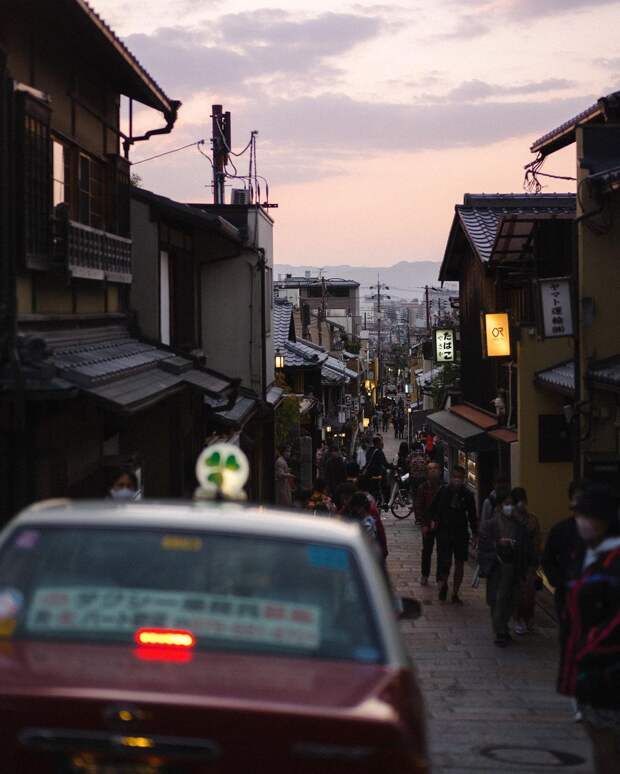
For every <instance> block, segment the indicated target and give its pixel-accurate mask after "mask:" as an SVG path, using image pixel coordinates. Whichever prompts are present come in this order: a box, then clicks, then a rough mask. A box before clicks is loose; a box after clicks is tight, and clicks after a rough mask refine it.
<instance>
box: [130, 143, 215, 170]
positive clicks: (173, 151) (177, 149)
mask: <svg viewBox="0 0 620 774" xmlns="http://www.w3.org/2000/svg"><path fill="white" fill-rule="evenodd" d="M204 144H205V141H204V140H196V141H195V142H190V143H189V144H188V145H182V146H181V147H180V148H173V150H169V151H164V152H163V153H157V154H156V155H155V156H149V157H148V158H146V159H140V160H139V161H134V162H132V164H131V166H132V167H135V166H136V165H137V164H144V163H145V162H147V161H153V159H160V158H161V157H162V156H169V155H170V154H171V153H178V152H179V151H182V150H187V148H193V147H194V145H195V146H196V147H197V148H198V150H200V146H201V145H204Z"/></svg>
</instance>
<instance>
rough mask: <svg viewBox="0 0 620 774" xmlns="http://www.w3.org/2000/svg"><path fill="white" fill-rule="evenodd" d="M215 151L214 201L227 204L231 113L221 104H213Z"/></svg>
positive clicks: (213, 146) (212, 138)
mask: <svg viewBox="0 0 620 774" xmlns="http://www.w3.org/2000/svg"><path fill="white" fill-rule="evenodd" d="M211 119H212V133H211V148H212V151H213V202H214V204H225V202H224V185H225V182H226V164H228V152H229V151H230V148H231V131H230V113H229V112H226V113H224V112H223V111H222V106H221V105H212V106H211Z"/></svg>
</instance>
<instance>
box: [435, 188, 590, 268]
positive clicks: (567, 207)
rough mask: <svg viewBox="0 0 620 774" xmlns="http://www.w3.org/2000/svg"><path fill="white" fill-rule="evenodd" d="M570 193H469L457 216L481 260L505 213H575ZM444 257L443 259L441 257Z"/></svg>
mask: <svg viewBox="0 0 620 774" xmlns="http://www.w3.org/2000/svg"><path fill="white" fill-rule="evenodd" d="M574 210H575V197H574V196H573V195H572V194H565V195H556V194H473V195H472V194H468V195H467V196H466V197H465V203H464V204H460V205H457V207H456V215H457V217H458V218H459V220H460V222H461V224H462V227H463V231H464V232H465V235H466V236H467V239H468V241H469V243H470V244H471V246H472V248H473V250H474V251H475V252H476V253H477V254H478V256H479V258H480V260H481V261H484V262H486V261H488V260H489V259H490V258H491V255H492V253H493V247H494V245H495V239H496V237H497V234H498V231H499V228H500V224H501V222H502V220H503V218H504V217H505V216H511V217H514V216H518V215H529V216H531V215H541V214H557V213H559V212H571V213H572V212H574ZM444 260H445V259H444Z"/></svg>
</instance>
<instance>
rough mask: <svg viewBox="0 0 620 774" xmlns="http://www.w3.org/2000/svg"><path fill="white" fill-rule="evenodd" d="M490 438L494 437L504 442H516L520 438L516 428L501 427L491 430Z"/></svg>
mask: <svg viewBox="0 0 620 774" xmlns="http://www.w3.org/2000/svg"><path fill="white" fill-rule="evenodd" d="M489 438H493V440H494V441H501V442H502V443H515V442H516V441H518V440H519V435H518V433H515V431H514V430H508V429H507V428H505V427H499V428H498V429H497V430H490V431H489Z"/></svg>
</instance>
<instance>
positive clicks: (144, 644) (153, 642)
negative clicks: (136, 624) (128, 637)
mask: <svg viewBox="0 0 620 774" xmlns="http://www.w3.org/2000/svg"><path fill="white" fill-rule="evenodd" d="M134 641H135V643H136V645H138V647H140V648H157V649H158V650H160V649H167V648H174V649H181V650H188V649H191V648H193V647H194V645H195V644H196V638H195V637H194V635H193V634H192V633H191V632H188V631H187V630H185V629H152V628H148V629H138V631H137V632H136V633H135V634H134Z"/></svg>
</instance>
